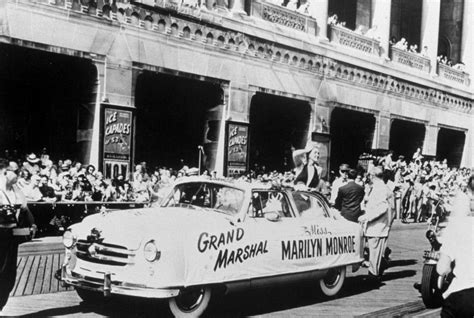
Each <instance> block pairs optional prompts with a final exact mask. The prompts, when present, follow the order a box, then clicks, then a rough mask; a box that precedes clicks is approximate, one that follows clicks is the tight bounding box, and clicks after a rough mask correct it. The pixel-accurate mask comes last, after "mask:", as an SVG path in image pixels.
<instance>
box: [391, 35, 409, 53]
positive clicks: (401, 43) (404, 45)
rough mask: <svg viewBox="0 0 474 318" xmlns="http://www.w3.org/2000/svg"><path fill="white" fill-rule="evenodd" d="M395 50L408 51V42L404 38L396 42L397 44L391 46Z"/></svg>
mask: <svg viewBox="0 0 474 318" xmlns="http://www.w3.org/2000/svg"><path fill="white" fill-rule="evenodd" d="M393 47H395V48H397V49H400V50H403V51H407V49H408V42H407V40H406V39H405V38H401V39H400V41H398V42H397V43H395V45H394V46H393Z"/></svg>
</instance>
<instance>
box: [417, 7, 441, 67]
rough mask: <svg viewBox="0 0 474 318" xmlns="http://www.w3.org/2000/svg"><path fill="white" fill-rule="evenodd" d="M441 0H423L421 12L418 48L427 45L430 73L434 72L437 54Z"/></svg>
mask: <svg viewBox="0 0 474 318" xmlns="http://www.w3.org/2000/svg"><path fill="white" fill-rule="evenodd" d="M440 8H441V0H423V7H422V12H421V36H420V39H421V43H420V49H423V48H424V47H425V46H427V47H428V57H429V58H430V62H431V74H433V75H434V74H436V68H437V67H436V63H437V62H436V58H437V56H438V38H439V18H440Z"/></svg>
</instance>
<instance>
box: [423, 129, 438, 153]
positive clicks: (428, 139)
mask: <svg viewBox="0 0 474 318" xmlns="http://www.w3.org/2000/svg"><path fill="white" fill-rule="evenodd" d="M425 129H426V131H425V140H424V141H423V151H422V153H423V155H424V156H429V157H436V150H437V149H436V147H437V142H438V132H439V127H438V126H437V125H433V124H428V125H426V127H425Z"/></svg>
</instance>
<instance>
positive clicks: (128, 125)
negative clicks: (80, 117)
mask: <svg viewBox="0 0 474 318" xmlns="http://www.w3.org/2000/svg"><path fill="white" fill-rule="evenodd" d="M102 123H103V125H102V127H103V128H102V136H103V137H102V140H103V144H102V149H103V151H102V153H103V167H102V169H103V171H104V177H105V178H116V177H117V176H118V175H123V176H124V178H127V176H128V174H129V172H130V163H131V160H132V140H133V113H132V111H131V110H125V109H121V108H115V107H114V108H112V107H104V108H103V121H102Z"/></svg>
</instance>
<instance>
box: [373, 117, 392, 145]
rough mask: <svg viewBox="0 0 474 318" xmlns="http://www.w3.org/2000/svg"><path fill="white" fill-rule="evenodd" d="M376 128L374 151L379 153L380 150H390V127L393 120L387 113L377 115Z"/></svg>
mask: <svg viewBox="0 0 474 318" xmlns="http://www.w3.org/2000/svg"><path fill="white" fill-rule="evenodd" d="M374 117H375V128H374V137H373V139H372V150H373V151H375V152H378V151H379V150H388V146H389V143H390V126H391V125H392V119H391V118H390V114H389V113H387V112H380V113H379V114H375V115H374Z"/></svg>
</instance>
